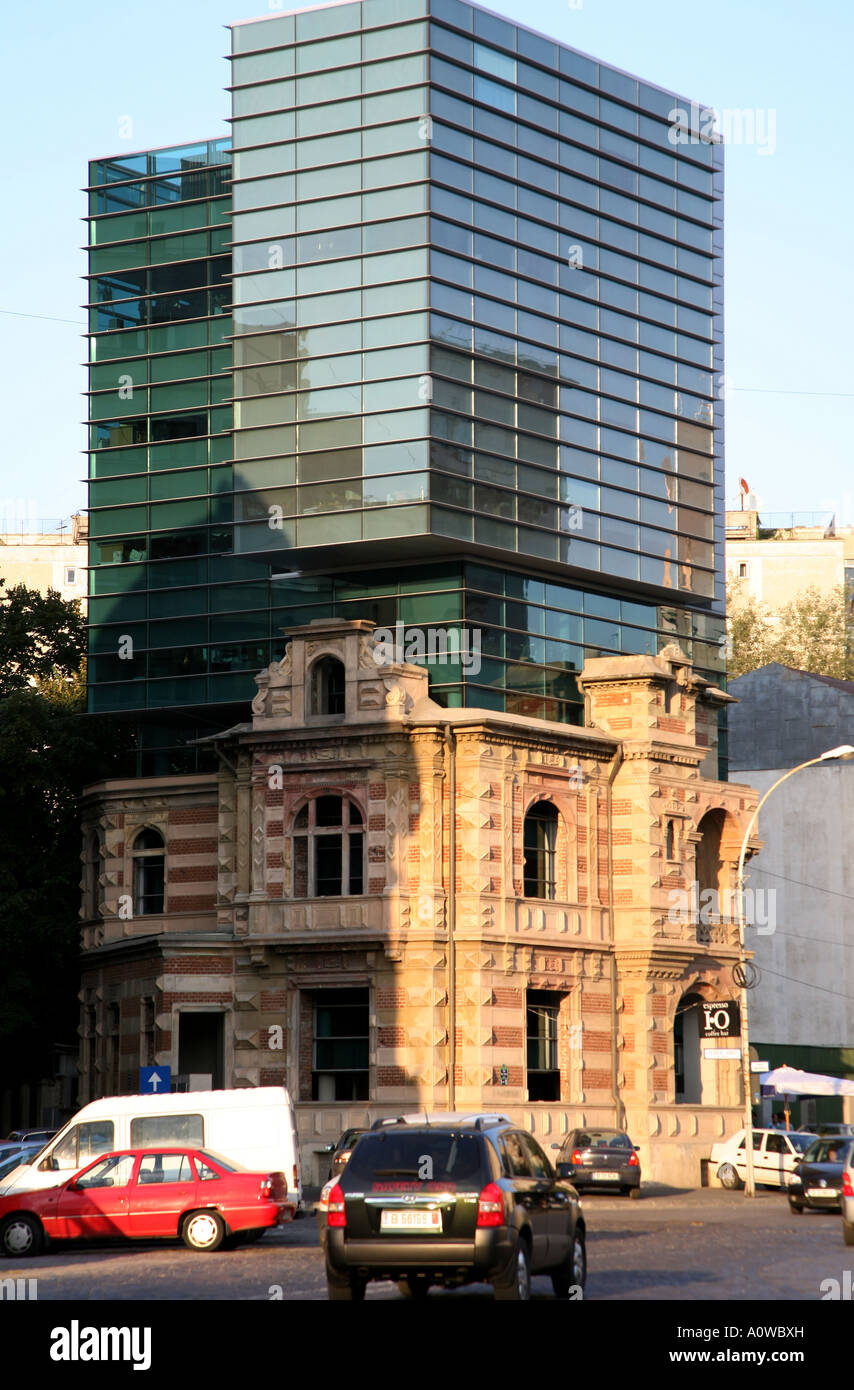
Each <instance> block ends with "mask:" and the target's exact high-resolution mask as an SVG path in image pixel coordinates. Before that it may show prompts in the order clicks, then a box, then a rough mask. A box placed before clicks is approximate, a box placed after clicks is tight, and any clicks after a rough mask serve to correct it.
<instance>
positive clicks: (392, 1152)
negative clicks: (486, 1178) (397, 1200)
mask: <svg viewBox="0 0 854 1390" xmlns="http://www.w3.org/2000/svg"><path fill="white" fill-rule="evenodd" d="M483 1171H484V1155H483V1151H482V1147H481V1143H480V1139H479V1138H478V1137H477V1136H476V1135H474V1134H459V1133H455V1132H454V1131H452V1130H423V1129H419V1130H415V1131H414V1132H413V1131H412V1130H406V1131H403V1130H399V1129H395V1130H380V1131H379V1132H378V1133H377V1134H366V1135H364V1136H363V1138H362V1139H361V1140H360V1141H359V1143H358V1144H357V1146H356V1148H355V1149H354V1150H353V1156H352V1158H351V1159H350V1162H349V1163H348V1165H347V1173H348V1175H351V1176H352V1177H354V1178H362V1179H369V1180H371V1182H372V1187H373V1190H374V1191H379V1190H381V1189H383V1190H385V1189H388V1190H391V1189H392V1188H401V1187H404V1188H412V1187H420V1186H421V1185H422V1184H424V1185H425V1186H426V1187H427V1188H428V1189H433V1190H435V1188H436V1187H437V1186H441V1187H445V1188H453V1189H456V1188H458V1187H460V1188H477V1189H478V1190H479V1188H480V1187H482V1186H483V1180H482V1179H483Z"/></svg>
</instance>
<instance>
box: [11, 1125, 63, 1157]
mask: <svg viewBox="0 0 854 1390" xmlns="http://www.w3.org/2000/svg"><path fill="white" fill-rule="evenodd" d="M56 1133H57V1131H56V1130H55V1129H13V1130H12V1132H11V1134H7V1136H6V1138H5V1139H4V1140H3V1141H2V1142H0V1160H2V1159H5V1158H10V1157H11V1155H12V1154H15V1153H20V1152H21V1150H22V1149H30V1148H32V1146H33V1145H35V1147H36V1149H37V1150H38V1149H43V1148H44V1146H45V1144H46V1143H47V1142H48V1140H49V1139H52V1138H53V1136H54V1135H55V1134H56Z"/></svg>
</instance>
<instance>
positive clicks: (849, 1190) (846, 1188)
mask: <svg viewBox="0 0 854 1390" xmlns="http://www.w3.org/2000/svg"><path fill="white" fill-rule="evenodd" d="M842 1195H843V1197H854V1187H852V1185H851V1174H850V1173H849V1172H848V1170H847V1169H846V1171H845V1172H844V1173H843V1174H842Z"/></svg>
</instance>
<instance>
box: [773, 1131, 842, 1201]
mask: <svg viewBox="0 0 854 1390" xmlns="http://www.w3.org/2000/svg"><path fill="white" fill-rule="evenodd" d="M852 1143H854V1140H852V1139H842V1138H836V1137H834V1136H830V1137H828V1136H823V1137H820V1138H818V1139H814V1140H813V1142H812V1143H811V1144H810V1146H809V1148H808V1149H807V1151H806V1153H805V1154H804V1156H803V1158H802V1160H801V1162H800V1163H798V1164H796V1166H795V1171H794V1172H793V1174H792V1176H791V1177H790V1179H789V1206H790V1207H791V1209H792V1211H796V1212H800V1211H803V1210H804V1208H805V1207H812V1208H814V1209H815V1210H817V1211H841V1210H842V1174H843V1172H844V1169H845V1160H846V1158H847V1157H848V1151H849V1149H850V1148H851V1145H852Z"/></svg>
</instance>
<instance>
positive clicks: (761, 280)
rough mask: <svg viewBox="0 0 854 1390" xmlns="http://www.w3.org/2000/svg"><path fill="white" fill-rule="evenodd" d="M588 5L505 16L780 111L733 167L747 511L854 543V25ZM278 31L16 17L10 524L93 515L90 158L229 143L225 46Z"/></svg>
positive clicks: (821, 8) (731, 379)
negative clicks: (790, 513) (827, 516)
mask: <svg viewBox="0 0 854 1390" xmlns="http://www.w3.org/2000/svg"><path fill="white" fill-rule="evenodd" d="M577 4H578V0H570V2H569V3H567V0H563V3H561V0H526V2H525V3H524V4H523V3H522V0H498V2H497V3H494V4H493V5H492V6H491V8H493V9H495V10H497V11H500V12H501V13H505V14H507V15H508V17H510V18H511V19H515V20H518V21H522V22H524V23H526V24H528V25H530V26H531V27H532V28H536V29H539V30H541V31H542V32H544V33H547V34H551V35H553V36H554V37H556V38H558V39H560V40H562V41H565V42H567V43H570V44H573V45H574V46H576V47H578V48H580V49H581V50H583V51H584V52H587V53H590V54H593V55H594V56H596V57H599V58H602V59H604V60H605V61H607V62H610V63H614V64H616V65H617V66H618V67H622V68H625V69H627V70H628V71H631V72H634V73H636V74H638V75H639V76H641V77H643V78H645V79H646V80H647V81H650V82H656V83H658V84H660V85H661V86H665V87H670V88H673V89H675V90H676V91H678V92H681V93H683V94H685V95H686V96H688V97H691V98H696V99H697V100H699V101H701V102H704V103H708V104H711V105H714V106H715V107H717V108H719V109H722V110H727V109H729V110H742V111H743V110H751V111H757V110H759V111H762V112H763V113H767V112H769V111H771V110H773V111H774V112H776V150H775V152H774V153H773V154H766V155H760V154H758V153H757V149H756V148H755V147H748V146H745V145H741V146H738V145H732V146H731V147H730V149H729V151H728V155H727V239H726V256H727V274H726V297H727V380H728V387H729V391H728V396H727V442H728V447H727V484H728V486H727V495H728V497H733V496H734V495H735V488H736V483H737V479H738V477H739V476H744V477H745V478H746V479H747V481H748V482H749V483H750V485H751V487H752V488H753V490H754V491H755V492H757V493H758V494H759V496H760V497H761V499H762V502H763V504H764V506H765V508H766V509H768V510H774V511H778V510H779V511H782V510H791V509H796V510H810V511H812V510H818V509H820V508H824V507H830V506H833V507H835V508H836V510H837V513H838V514H839V515H840V519H841V520H845V521H848V522H850V523H854V469H852V467H851V462H852V444H851V439H852V434H854V373H853V372H852V369H851V368H852V332H851V327H850V318H851V306H852V304H854V269H852V267H854V256H852V230H851V228H852V220H854V194H852V166H851V141H850V134H849V120H848V111H847V99H848V96H849V93H850V89H851V76H850V62H851V53H852V51H854V20H852V16H854V6H852V5H851V3H850V0H814V3H813V4H811V5H805V4H803V3H795V0H775V2H774V3H770V0H766V2H765V3H763V2H762V0H719V3H717V4H715V5H691V6H674V5H673V3H672V0H643V3H640V0H582V4H581V7H580V8H576V7H575V6H576V5H577ZM272 12H275V11H273V10H265V8H264V4H263V3H258V6H257V8H255V5H254V4H252V0H244V7H243V8H241V0H204V2H203V0H177V3H176V0H168V3H167V0H146V3H145V5H144V6H142V7H140V6H127V5H116V4H115V3H112V2H111V3H109V4H108V3H105V2H104V0H79V3H77V4H74V5H69V4H67V3H64V4H60V3H58V0H43V3H40V4H38V5H16V6H14V7H13V8H12V9H10V10H9V11H8V12H7V14H6V17H5V19H4V36H5V38H6V54H7V60H6V71H5V74H4V87H5V91H4V97H5V103H6V114H5V121H4V126H5V131H6V139H5V141H4V146H5V149H4V158H3V183H4V185H5V186H4V187H3V205H4V208H5V209H6V212H5V216H4V219H3V236H4V241H5V245H4V247H3V261H2V263H3V267H4V270H5V272H6V273H5V275H4V276H3V282H4V288H3V290H2V293H0V308H2V310H4V311H5V312H3V313H2V314H0V333H2V357H0V380H2V389H3V393H4V400H3V413H2V419H3V435H4V439H3V444H4V449H3V458H4V466H3V470H2V482H0V513H2V512H4V511H5V510H6V509H7V508H8V506H9V502H10V500H11V501H12V502H16V501H18V500H19V499H20V502H21V504H22V505H23V507H24V509H25V510H26V511H29V512H30V514H31V515H35V516H39V517H58V516H62V515H67V514H68V513H69V512H71V511H72V510H74V509H76V508H77V507H80V506H83V505H85V491H84V488H83V485H82V483H80V481H79V479H80V478H82V477H83V474H84V463H85V460H84V457H83V456H82V454H81V453H80V451H81V449H83V448H84V447H85V431H84V429H83V426H82V424H81V423H80V422H81V421H82V419H83V417H84V413H85V403H84V400H83V398H82V396H81V395H80V392H81V391H82V390H83V389H84V388H85V375H84V372H83V370H82V368H81V366H80V365H79V364H80V363H81V362H82V361H83V359H84V349H85V342H84V340H83V339H82V338H81V337H80V336H79V333H81V332H83V331H84V328H85V325H84V322H83V319H84V315H83V312H82V311H81V309H80V307H79V306H80V303H81V301H82V300H83V298H84V295H83V285H82V282H81V281H80V278H79V277H80V275H81V274H82V273H83V272H84V270H85V258H84V256H83V253H82V252H81V251H80V249H79V248H80V246H81V245H82V243H83V240H84V224H83V223H82V222H81V221H80V218H81V217H82V216H83V215H84V213H85V210H86V209H85V200H84V197H83V194H82V193H81V192H80V188H81V186H82V185H83V184H84V183H85V180H86V161H87V159H89V158H92V157H96V156H99V155H107V154H114V153H116V152H117V151H119V150H123V149H124V150H127V149H129V148H134V149H144V148H147V147H151V146H157V145H168V144H180V143H183V142H185V141H190V140H193V139H197V138H202V137H212V136H217V135H221V134H225V133H226V132H227V126H226V125H225V121H224V118H225V116H226V115H227V114H228V97H227V94H226V93H225V92H224V91H223V90H222V89H223V87H224V85H225V84H226V82H227V81H228V64H227V63H226V62H225V61H224V58H223V55H224V54H225V53H226V52H227V49H228V35H227V33H226V31H225V29H224V28H223V27H222V26H224V25H225V24H227V23H228V22H229V21H234V20H239V19H248V18H252V17H255V16H259V15H262V14H265V13H266V14H270V13H272ZM124 117H130V118H131V120H132V121H133V139H132V141H130V142H129V141H125V140H123V139H121V138H120V136H119V128H120V121H121V120H122V119H123V118H124ZM766 119H767V117H766ZM8 311H14V312H13V313H10V312H8ZM23 315H41V316H43V317H42V318H37V317H23ZM56 319H59V320H70V321H71V322H55V321H54V320H56ZM812 392H815V393H824V394H806V393H812ZM834 393H835V394H834ZM846 393H848V394H847V395H846Z"/></svg>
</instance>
